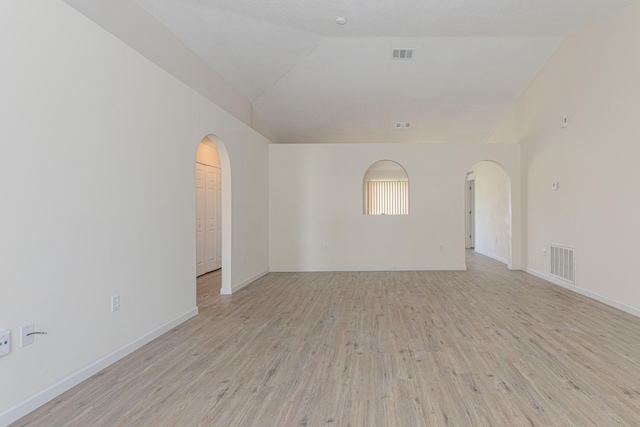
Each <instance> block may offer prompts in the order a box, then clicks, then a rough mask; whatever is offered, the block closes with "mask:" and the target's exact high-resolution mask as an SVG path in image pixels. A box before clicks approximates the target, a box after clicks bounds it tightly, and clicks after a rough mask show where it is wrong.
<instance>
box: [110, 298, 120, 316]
mask: <svg viewBox="0 0 640 427" xmlns="http://www.w3.org/2000/svg"><path fill="white" fill-rule="evenodd" d="M118 310H120V295H114V296H112V297H111V312H112V313H115V312H116V311H118Z"/></svg>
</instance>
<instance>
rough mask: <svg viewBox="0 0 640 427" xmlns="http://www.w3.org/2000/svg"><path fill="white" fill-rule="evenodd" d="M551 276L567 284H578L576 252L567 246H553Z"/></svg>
mask: <svg viewBox="0 0 640 427" xmlns="http://www.w3.org/2000/svg"><path fill="white" fill-rule="evenodd" d="M550 271H551V276H553V277H557V278H558V279H562V280H564V281H566V282H569V283H572V284H575V283H576V250H575V249H574V248H568V247H565V246H559V245H551V270H550Z"/></svg>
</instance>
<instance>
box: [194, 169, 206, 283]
mask: <svg viewBox="0 0 640 427" xmlns="http://www.w3.org/2000/svg"><path fill="white" fill-rule="evenodd" d="M205 168H206V166H204V165H201V164H199V163H196V276H200V275H202V274H204V273H206V272H207V271H206V270H205V247H206V245H205V243H206V233H205V215H206V204H205V201H206V192H205V188H206V170H205Z"/></svg>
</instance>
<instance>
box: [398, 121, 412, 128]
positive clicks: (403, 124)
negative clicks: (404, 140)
mask: <svg viewBox="0 0 640 427" xmlns="http://www.w3.org/2000/svg"><path fill="white" fill-rule="evenodd" d="M410 128H411V122H396V129H410Z"/></svg>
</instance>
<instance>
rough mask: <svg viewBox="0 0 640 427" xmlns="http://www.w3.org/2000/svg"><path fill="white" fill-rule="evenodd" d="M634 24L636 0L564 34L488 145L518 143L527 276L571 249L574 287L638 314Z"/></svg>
mask: <svg viewBox="0 0 640 427" xmlns="http://www.w3.org/2000/svg"><path fill="white" fill-rule="evenodd" d="M638 22H640V3H636V4H635V5H633V6H631V7H628V8H627V9H625V10H623V11H621V12H619V13H617V14H616V15H613V16H611V17H609V18H608V19H605V20H603V21H600V22H598V23H596V24H593V25H591V26H589V27H587V28H586V29H584V30H581V31H579V32H576V33H574V34H573V35H571V36H569V37H567V39H566V40H565V41H564V42H563V43H562V44H561V45H560V46H559V48H558V50H557V51H556V53H555V54H554V55H553V56H552V58H551V59H550V60H549V62H548V63H547V65H546V66H545V67H544V69H543V70H542V71H541V73H540V74H539V75H538V77H537V78H536V79H535V80H534V82H533V83H532V84H531V86H530V87H529V88H528V90H527V91H526V92H525V93H524V95H523V96H522V98H521V99H520V100H519V101H518V103H517V104H516V106H515V107H514V109H513V111H512V112H511V113H510V114H509V116H508V117H507V119H506V120H505V122H504V123H503V124H502V125H501V126H500V128H499V129H498V130H497V131H496V132H495V134H494V136H493V137H492V139H491V141H492V142H513V143H520V144H521V146H522V177H523V185H524V187H523V188H524V198H525V203H524V206H525V211H524V218H525V219H526V221H525V224H526V227H525V241H526V244H525V252H526V256H525V258H524V259H525V262H524V264H525V265H526V267H527V268H528V269H529V271H531V272H533V273H536V274H539V275H543V276H545V275H547V274H548V273H549V270H550V264H549V257H548V256H545V255H544V253H543V249H544V248H548V247H549V245H550V244H552V243H555V244H560V245H564V246H569V247H574V248H576V263H577V271H576V286H575V287H574V289H575V290H577V291H580V292H583V293H586V294H588V295H591V296H593V297H597V298H599V299H601V300H603V301H605V302H607V303H610V304H612V305H614V306H618V307H620V308H622V309H625V310H627V311H630V312H632V313H635V314H638V315H640V287H639V286H638V285H637V275H636V274H635V270H634V269H632V268H631V267H633V266H634V265H635V263H636V262H637V258H638V256H637V255H638V241H639V240H640V227H638V225H637V221H638V218H639V217H640V199H639V198H638V197H637V193H638V191H637V182H638V178H637V167H638V160H639V159H640V120H638V117H640V25H638ZM563 114H568V116H569V122H568V126H567V127H566V128H562V127H561V126H562V116H563ZM553 182H558V183H559V189H558V190H557V191H552V183H553Z"/></svg>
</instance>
